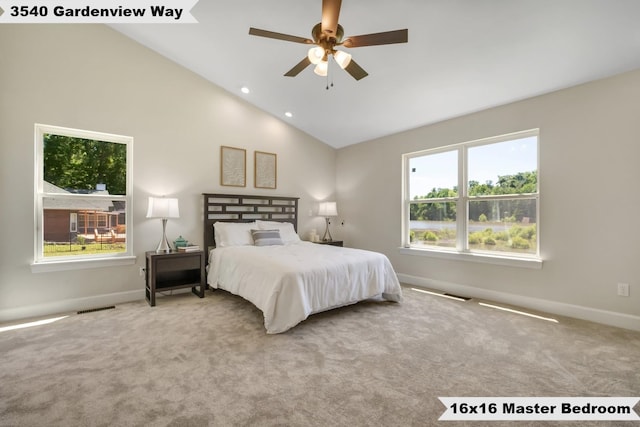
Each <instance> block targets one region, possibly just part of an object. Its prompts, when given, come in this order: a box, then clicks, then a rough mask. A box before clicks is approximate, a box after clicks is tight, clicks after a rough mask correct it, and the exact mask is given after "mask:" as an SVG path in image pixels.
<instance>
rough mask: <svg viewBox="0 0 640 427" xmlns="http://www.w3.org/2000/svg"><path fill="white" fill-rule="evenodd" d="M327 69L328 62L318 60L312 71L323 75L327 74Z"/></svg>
mask: <svg viewBox="0 0 640 427" xmlns="http://www.w3.org/2000/svg"><path fill="white" fill-rule="evenodd" d="M328 69H329V62H328V61H322V62H318V64H317V65H316V68H314V69H313V72H314V73H316V74H317V75H319V76H322V77H324V76H326V75H327V70H328Z"/></svg>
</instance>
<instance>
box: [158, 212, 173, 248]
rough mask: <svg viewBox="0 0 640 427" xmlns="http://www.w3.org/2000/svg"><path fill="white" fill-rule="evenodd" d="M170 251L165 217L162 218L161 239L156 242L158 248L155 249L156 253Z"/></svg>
mask: <svg viewBox="0 0 640 427" xmlns="http://www.w3.org/2000/svg"><path fill="white" fill-rule="evenodd" d="M169 252H172V251H171V246H169V240H167V219H166V218H162V240H160V243H158V248H157V249H156V253H158V254H162V253H164V254H166V253H169Z"/></svg>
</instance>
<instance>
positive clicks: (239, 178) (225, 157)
mask: <svg viewBox="0 0 640 427" xmlns="http://www.w3.org/2000/svg"><path fill="white" fill-rule="evenodd" d="M220 185H225V186H230V187H246V186H247V150H245V149H244V148H235V147H228V146H224V145H223V146H221V147H220Z"/></svg>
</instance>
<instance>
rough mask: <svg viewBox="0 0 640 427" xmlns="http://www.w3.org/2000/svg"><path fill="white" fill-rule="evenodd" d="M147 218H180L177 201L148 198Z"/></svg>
mask: <svg viewBox="0 0 640 427" xmlns="http://www.w3.org/2000/svg"><path fill="white" fill-rule="evenodd" d="M147 218H180V209H179V208H178V199H175V198H170V197H149V208H148V209H147Z"/></svg>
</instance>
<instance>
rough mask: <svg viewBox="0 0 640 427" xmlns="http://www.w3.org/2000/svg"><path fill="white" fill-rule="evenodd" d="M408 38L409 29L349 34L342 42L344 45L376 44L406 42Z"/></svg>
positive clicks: (361, 45)
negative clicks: (359, 34) (356, 34)
mask: <svg viewBox="0 0 640 427" xmlns="http://www.w3.org/2000/svg"><path fill="white" fill-rule="evenodd" d="M408 40H409V30H407V29H406V28H405V29H404V30H395V31H385V32H383V33H372V34H364V35H361V36H350V37H347V39H346V40H344V41H343V42H342V45H343V46H344V47H363V46H377V45H381V44H394V43H406V42H407V41H408Z"/></svg>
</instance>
